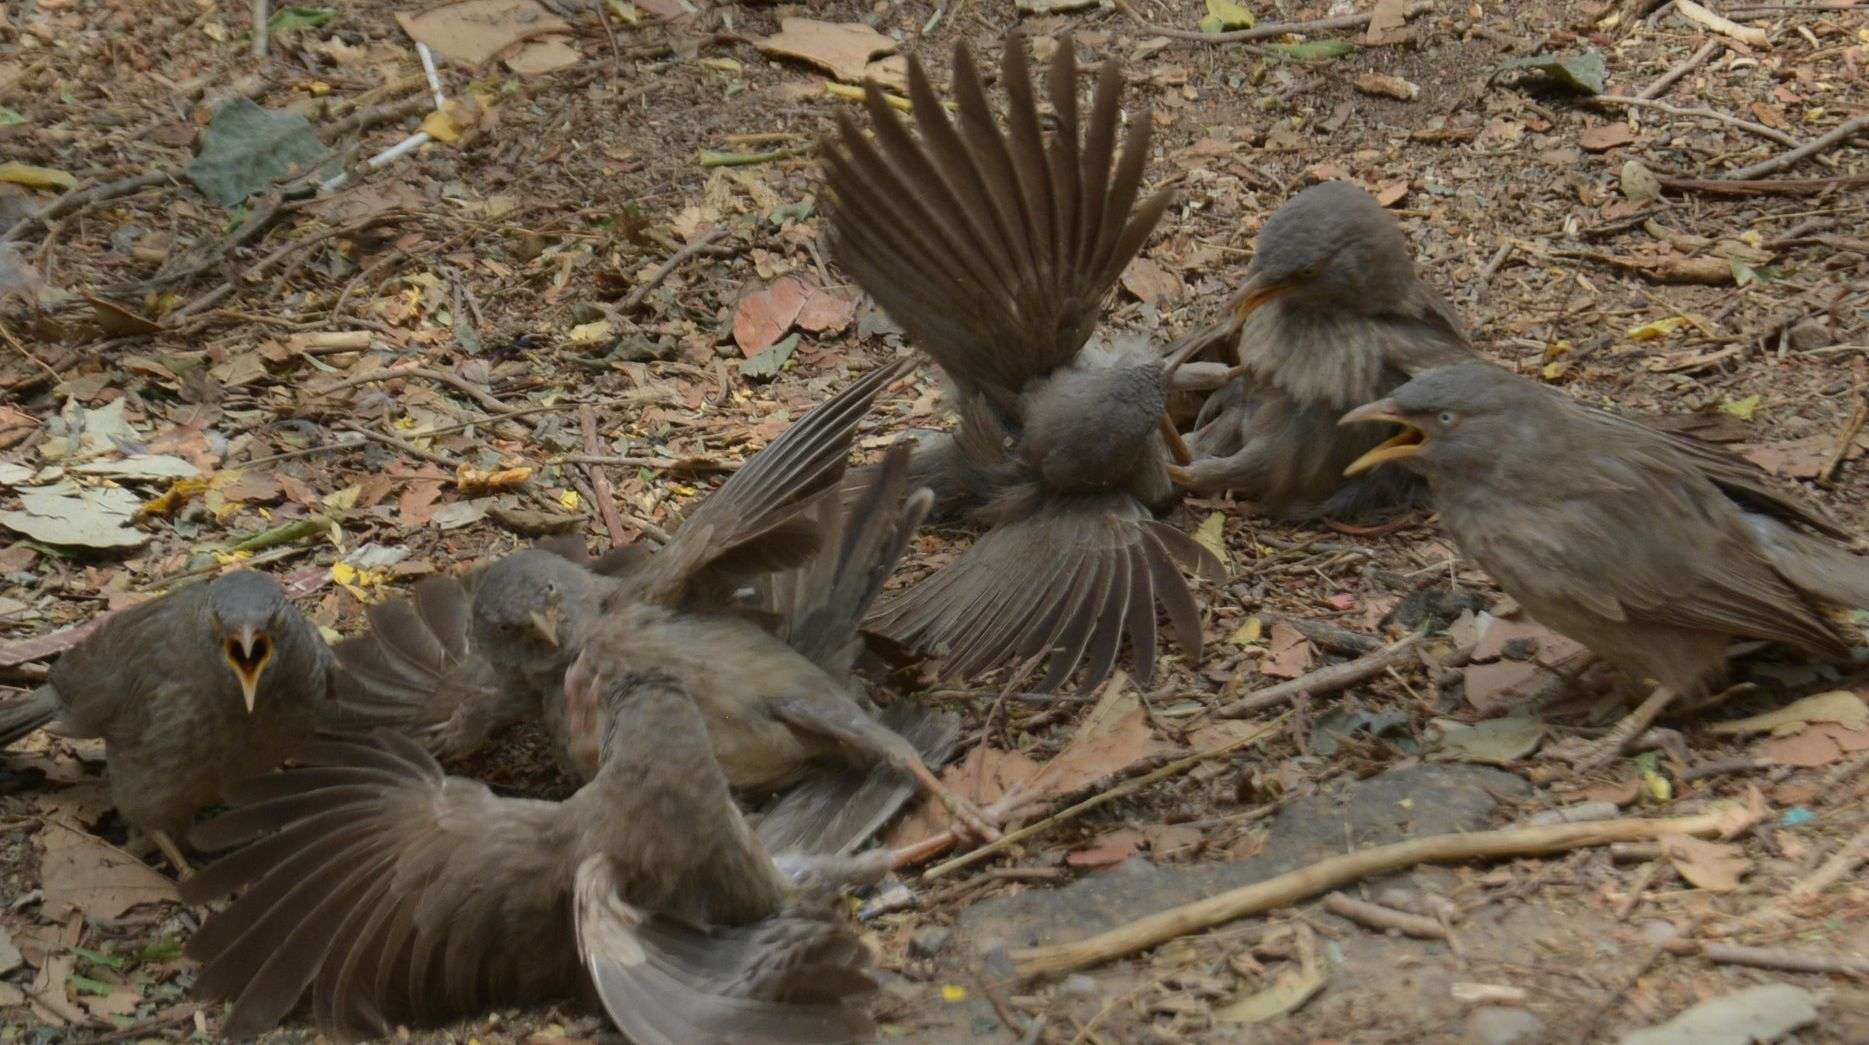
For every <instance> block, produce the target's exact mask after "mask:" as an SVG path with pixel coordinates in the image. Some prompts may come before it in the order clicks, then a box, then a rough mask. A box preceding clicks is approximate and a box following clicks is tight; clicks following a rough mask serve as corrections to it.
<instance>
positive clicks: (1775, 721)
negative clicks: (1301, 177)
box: [1707, 689, 1869, 737]
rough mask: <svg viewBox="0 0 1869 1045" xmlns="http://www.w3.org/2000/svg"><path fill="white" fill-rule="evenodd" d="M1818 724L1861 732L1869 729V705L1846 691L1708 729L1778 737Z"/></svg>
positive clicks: (1815, 697) (1720, 723) (1810, 698)
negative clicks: (1832, 723)
mask: <svg viewBox="0 0 1869 1045" xmlns="http://www.w3.org/2000/svg"><path fill="white" fill-rule="evenodd" d="M1818 722H1835V723H1837V724H1838V725H1841V726H1844V727H1847V728H1849V729H1861V728H1863V726H1864V725H1869V704H1864V703H1863V698H1861V697H1859V696H1857V695H1856V694H1854V693H1851V692H1850V691H1849V690H1846V689H1833V690H1831V691H1830V692H1828V693H1819V694H1816V695H1815V696H1809V697H1805V698H1804V699H1803V700H1797V701H1793V702H1791V703H1789V704H1786V705H1785V706H1784V707H1782V708H1777V709H1775V710H1773V711H1768V712H1766V713H1765V714H1763V715H1754V716H1752V717H1751V718H1742V719H1737V720H1735V721H1732V722H1718V723H1715V724H1714V725H1711V726H1708V727H1707V731H1708V732H1710V733H1763V732H1767V731H1770V732H1771V733H1772V734H1773V735H1774V736H1781V737H1782V736H1789V735H1790V734H1792V733H1796V732H1798V731H1799V730H1801V729H1803V728H1804V727H1805V726H1808V725H1811V724H1813V723H1818Z"/></svg>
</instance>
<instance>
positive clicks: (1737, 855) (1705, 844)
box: [1661, 835, 1752, 893]
mask: <svg viewBox="0 0 1869 1045" xmlns="http://www.w3.org/2000/svg"><path fill="white" fill-rule="evenodd" d="M1661 851H1662V852H1663V853H1665V854H1667V857H1668V860H1669V861H1670V862H1671V863H1673V864H1674V869H1675V870H1676V871H1679V872H1680V873H1681V877H1682V878H1685V879H1687V880H1688V881H1689V882H1690V883H1692V884H1693V885H1695V886H1696V887H1698V888H1701V889H1706V890H1709V891H1711V892H1716V893H1729V892H1732V891H1733V890H1734V889H1737V888H1739V879H1740V878H1741V877H1743V876H1744V875H1745V873H1746V872H1747V871H1749V870H1751V869H1752V860H1751V859H1750V858H1748V857H1747V856H1746V854H1745V851H1744V850H1742V849H1740V848H1739V847H1738V846H1736V845H1731V844H1728V843H1725V842H1709V841H1706V840H1704V839H1700V838H1694V837H1692V836H1689V835H1670V836H1668V837H1667V838H1664V839H1662V840H1661Z"/></svg>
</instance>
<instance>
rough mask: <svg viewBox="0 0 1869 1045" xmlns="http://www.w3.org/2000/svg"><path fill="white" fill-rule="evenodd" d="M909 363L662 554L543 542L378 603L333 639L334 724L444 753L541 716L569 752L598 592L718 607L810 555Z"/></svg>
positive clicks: (799, 438)
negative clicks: (882, 398) (869, 427)
mask: <svg viewBox="0 0 1869 1045" xmlns="http://www.w3.org/2000/svg"><path fill="white" fill-rule="evenodd" d="M905 370H906V365H905V364H895V365H892V366H885V367H879V368H877V369H875V370H872V371H870V372H869V373H868V374H866V375H864V376H863V377H862V378H860V379H858V380H856V381H854V382H852V383H851V384H850V386H849V387H848V388H845V389H843V390H842V391H840V392H839V393H838V394H837V395H835V396H833V397H832V398H830V399H829V400H827V401H826V402H824V403H823V404H821V405H819V406H818V407H817V408H815V409H813V410H812V411H810V412H809V413H808V414H806V415H805V416H804V417H802V418H800V419H799V421H798V423H797V424H795V425H793V426H792V427H791V428H788V429H787V430H786V431H785V432H784V433H782V434H781V435H780V437H779V438H778V439H775V440H774V441H773V443H772V445H770V446H768V447H767V448H766V449H765V450H763V451H761V452H760V453H758V454H756V455H754V456H753V458H751V459H750V460H748V461H747V463H746V465H745V466H744V467H742V468H741V469H740V471H738V472H736V473H735V474H734V475H733V476H732V477H730V478H729V479H728V480H727V482H726V483H724V484H722V486H721V488H720V490H718V491H716V492H715V494H714V495H713V496H711V497H709V498H708V499H707V500H705V501H703V502H702V505H701V507H700V508H698V509H697V510H696V511H695V513H694V515H693V516H692V517H691V518H690V519H688V520H687V521H686V522H685V523H683V524H682V526H681V527H680V528H679V530H678V532H679V533H680V534H681V538H680V539H679V540H677V541H676V542H675V544H673V545H671V546H670V548H668V549H664V550H663V552H660V553H655V554H650V553H647V552H644V551H643V550H641V549H639V548H636V547H631V548H626V549H616V550H613V551H611V552H610V553H608V554H606V555H604V556H603V557H601V558H599V559H597V560H595V561H591V560H589V559H587V558H586V557H585V555H584V549H583V547H582V544H581V543H580V542H577V541H570V542H564V541H557V542H549V543H545V544H541V545H540V546H539V547H536V548H531V549H527V550H524V551H519V552H515V553H513V554H511V555H507V556H504V557H502V558H500V559H498V560H496V561H495V562H493V563H491V564H489V565H487V566H485V567H483V568H481V569H480V570H477V571H475V572H474V573H472V574H470V575H468V576H467V577H466V578H464V579H460V580H456V579H453V578H431V579H428V580H424V581H422V582H421V583H419V584H417V585H416V587H415V589H414V590H413V591H412V592H411V595H410V597H409V598H408V599H404V600H396V601H393V602H390V603H386V604H384V605H381V606H378V607H375V608H373V609H372V610H371V611H370V630H369V631H368V632H366V633H365V634H363V635H359V636H357V637H355V638H352V639H348V640H346V641H344V642H342V643H340V644H339V645H338V647H337V654H338V656H339V658H340V659H341V660H342V661H343V662H344V664H345V665H346V667H347V668H348V669H349V675H350V678H351V679H352V680H353V681H352V682H351V683H350V684H348V685H347V686H346V688H345V691H344V693H343V694H342V699H341V700H340V705H341V708H342V712H341V714H340V715H339V716H337V717H335V718H334V719H333V720H332V725H334V726H335V727H337V728H340V729H352V730H355V729H368V728H373V727H376V726H382V727H385V728H390V729H394V730H396V731H398V732H401V733H404V734H405V735H408V736H411V737H414V738H416V739H418V740H420V741H421V742H422V743H423V744H424V745H425V746H426V747H427V748H428V749H429V751H430V752H432V753H434V754H435V755H437V756H439V757H441V758H443V759H450V758H458V757H462V756H465V755H468V754H471V753H472V752H474V751H476V750H478V749H479V748H480V747H481V746H482V745H483V744H485V742H486V740H487V737H488V736H489V735H491V733H492V732H493V731H494V730H496V729H498V728H499V727H501V726H504V725H506V724H509V723H512V722H516V721H522V720H541V719H542V720H543V721H544V722H545V723H546V725H547V727H548V728H549V729H550V730H551V731H552V733H553V736H554V737H555V738H556V740H557V741H558V745H557V746H558V750H559V753H560V755H561V756H563V754H564V753H565V752H566V751H567V750H568V748H569V740H570V738H569V736H567V735H566V734H565V732H564V726H563V722H562V710H563V709H562V701H561V699H560V696H561V691H562V683H563V679H564V673H565V669H566V668H567V667H569V666H570V664H571V662H572V661H573V660H575V659H576V657H577V654H578V650H579V645H578V644H579V642H580V641H581V637H582V635H583V634H584V633H585V631H586V630H588V628H589V626H590V616H591V614H592V613H593V612H595V608H596V605H597V600H598V599H599V598H600V597H602V596H603V595H605V594H608V593H610V592H612V591H615V590H617V589H618V588H619V587H620V586H628V587H630V588H632V590H645V591H649V592H652V593H653V594H652V595H651V596H650V597H654V598H662V599H667V600H670V601H673V602H674V603H677V604H681V605H687V606H691V607H708V608H713V609H721V608H725V607H726V606H728V605H729V604H731V603H732V602H733V600H734V597H735V595H734V593H735V592H736V591H737V590H738V589H739V588H740V587H741V586H742V585H744V584H745V583H747V582H748V581H749V580H750V579H752V578H755V577H758V576H760V575H762V574H764V573H767V572H770V571H773V570H780V569H785V568H789V567H791V566H795V565H797V564H798V563H799V562H802V561H804V560H806V559H808V558H809V557H810V556H811V555H812V553H813V552H814V551H815V549H816V547H817V545H816V542H817V540H818V539H819V538H818V534H817V533H816V531H815V529H814V528H813V526H812V524H811V522H810V520H809V519H808V518H807V517H806V515H805V514H804V506H805V505H806V503H807V502H809V501H810V500H811V499H812V498H813V497H814V496H815V495H817V494H819V493H822V492H823V491H824V490H826V489H827V488H829V487H830V486H832V485H834V484H835V483H836V482H837V481H838V479H840V478H841V477H842V475H843V471H844V468H845V467H846V464H847V460H848V457H849V454H850V449H851V446H852V444H853V442H854V441H855V438H856V431H857V425H858V423H859V422H860V421H861V420H862V419H863V417H864V416H865V415H866V414H867V413H868V412H869V409H870V407H871V405H872V404H873V403H874V402H875V400H876V397H877V396H878V395H880V394H881V392H882V391H883V389H884V388H885V387H886V386H887V385H888V384H889V382H890V381H892V380H894V379H895V378H896V377H899V376H900V375H901V374H902V373H904V372H905ZM566 768H571V767H570V766H569V764H567V766H566Z"/></svg>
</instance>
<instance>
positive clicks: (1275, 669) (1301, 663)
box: [1259, 622, 1317, 679]
mask: <svg viewBox="0 0 1869 1045" xmlns="http://www.w3.org/2000/svg"><path fill="white" fill-rule="evenodd" d="M1266 649H1267V652H1266V655H1265V656H1264V657H1263V658H1261V659H1260V661H1259V673H1260V674H1262V675H1269V676H1271V677H1272V678H1275V679H1295V678H1297V677H1299V676H1300V675H1303V674H1304V673H1305V672H1307V671H1310V670H1311V665H1312V664H1314V663H1316V662H1317V652H1316V651H1315V650H1314V649H1312V647H1311V640H1310V639H1307V638H1305V637H1304V635H1303V633H1301V632H1300V631H1299V630H1298V629H1297V628H1294V627H1292V626H1291V625H1289V624H1286V623H1284V622H1280V623H1277V624H1274V625H1272V629H1271V631H1269V632H1268V633H1267V635H1266Z"/></svg>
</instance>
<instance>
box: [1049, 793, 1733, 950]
mask: <svg viewBox="0 0 1869 1045" xmlns="http://www.w3.org/2000/svg"><path fill="white" fill-rule="evenodd" d="M1732 821H1733V814H1732V812H1731V811H1715V812H1710V813H1702V814H1700V815H1698V816H1682V817H1670V818H1666V819H1655V820H1650V819H1642V818H1636V817H1631V818H1627V819H1623V820H1602V821H1597V822H1595V823H1588V824H1560V825H1558V826H1555V827H1508V828H1503V829H1501V830H1497V831H1475V832H1472V833H1471V834H1447V835H1430V836H1428V837H1426V838H1414V839H1410V840H1408V841H1406V842H1396V843H1394V844H1392V845H1383V846H1377V847H1375V848H1374V849H1364V850H1362V851H1360V852H1355V853H1346V854H1344V855H1343V856H1333V857H1330V858H1329V859H1326V860H1320V861H1318V862H1317V863H1314V864H1312V865H1310V866H1309V867H1301V868H1299V869H1298V870H1296V871H1290V872H1287V873H1285V874H1281V875H1278V876H1276V877H1273V878H1268V879H1266V880H1265V881H1263V882H1255V883H1253V884H1251V885H1245V886H1241V887H1240V888H1238V889H1229V890H1228V891H1226V892H1224V893H1220V894H1219V895H1217V896H1210V897H1208V898H1206V899H1205V900H1196V901H1195V902H1193V903H1190V904H1183V905H1181V906H1180V907H1171V908H1169V909H1168V910H1166V911H1161V912H1159V913H1157V914H1152V915H1149V916H1147V917H1145V918H1138V919H1136V920H1135V921H1133V922H1130V923H1129V924H1127V925H1119V926H1117V927H1116V928H1114V929H1111V930H1109V931H1108V932H1102V933H1098V934H1097V935H1095V936H1092V937H1089V938H1087V939H1083V940H1078V941H1076V942H1074V943H1062V944H1056V945H1053V946H1050V947H1030V948H1026V949H1023V950H1018V951H1014V952H1013V953H1012V961H1013V965H1014V966H1016V967H1017V968H1018V970H1019V972H1020V973H1021V974H1022V975H1026V976H1042V975H1046V974H1049V973H1061V972H1069V971H1071V970H1073V969H1081V968H1083V967H1085V966H1087V965H1095V964H1097V963H1098V962H1104V961H1108V960H1110V959H1112V958H1121V957H1123V956H1124V955H1129V954H1135V953H1136V952H1138V951H1145V950H1148V949H1149V948H1151V947H1154V946H1157V945H1159V944H1163V943H1166V942H1168V941H1169V940H1172V939H1175V938H1176V937H1180V936H1185V935H1187V934H1189V933H1194V932H1200V931H1201V930H1203V929H1211V928H1213V927H1214V926H1216V925H1223V924H1225V923H1227V922H1230V921H1232V920H1234V919H1235V918H1243V917H1245V916H1246V915H1249V914H1258V913H1260V912H1262V911H1269V910H1272V909H1273V908H1277V907H1284V906H1287V905H1289V904H1294V903H1297V902H1299V901H1301V900H1308V899H1310V898H1311V897H1313V896H1316V895H1318V894H1319V893H1324V892H1328V891H1330V890H1332V889H1340V888H1342V887H1344V886H1346V885H1349V884H1351V883H1353V882H1358V881H1361V880H1363V879H1365V878H1370V877H1373V876H1375V875H1379V874H1387V873H1389V872H1391V871H1401V870H1406V869H1407V868H1410V867H1414V866H1416V865H1417V864H1425V863H1455V862H1459V861H1465V860H1489V859H1500V858H1504V857H1513V856H1538V855H1542V854H1545V853H1560V852H1564V851H1567V850H1570V849H1580V848H1583V847H1585V846H1596V845H1608V844H1609V843H1611V842H1631V841H1640V840H1646V839H1651V838H1665V837H1667V836H1669V835H1712V834H1718V833H1720V831H1721V829H1722V828H1724V827H1726V826H1729V825H1730V824H1731V823H1732Z"/></svg>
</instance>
